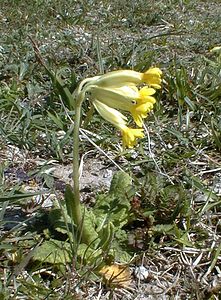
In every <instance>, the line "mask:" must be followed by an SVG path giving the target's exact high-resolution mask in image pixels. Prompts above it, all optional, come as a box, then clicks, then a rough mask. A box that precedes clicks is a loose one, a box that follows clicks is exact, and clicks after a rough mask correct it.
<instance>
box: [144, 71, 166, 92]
mask: <svg viewBox="0 0 221 300" xmlns="http://www.w3.org/2000/svg"><path fill="white" fill-rule="evenodd" d="M161 76H162V71H161V70H160V69H159V68H150V69H149V70H147V71H146V72H145V73H144V74H143V79H142V80H143V82H146V83H147V84H148V85H150V86H152V87H154V88H155V89H160V88H161V85H160V84H161Z"/></svg>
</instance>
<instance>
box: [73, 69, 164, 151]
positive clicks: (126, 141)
mask: <svg viewBox="0 0 221 300" xmlns="http://www.w3.org/2000/svg"><path fill="white" fill-rule="evenodd" d="M161 75H162V72H161V70H160V69H159V68H150V69H148V70H147V71H146V72H144V73H140V72H136V71H132V70H119V71H113V72H109V73H107V74H104V75H100V76H95V77H93V78H89V79H85V80H84V81H82V83H81V84H80V86H79V88H78V94H80V93H81V94H82V95H84V97H85V94H86V93H87V92H89V93H90V96H91V97H90V99H91V102H92V104H93V105H94V107H95V108H96V110H97V111H98V113H99V114H100V115H101V116H102V117H103V118H104V119H105V120H107V121H108V122H110V123H111V124H113V125H114V126H115V127H117V128H118V129H119V130H120V131H121V133H122V139H123V146H124V147H129V148H132V147H133V146H134V145H136V143H137V139H138V138H142V137H144V133H143V129H141V128H138V129H136V128H129V127H128V126H127V118H126V116H124V115H123V114H122V113H120V112H119V111H118V109H120V110H123V111H127V112H130V113H131V115H132V117H133V119H134V121H135V123H136V124H137V125H138V126H139V127H142V126H143V119H144V118H146V117H147V115H148V113H149V112H150V111H151V110H152V109H153V105H154V104H155V102H156V99H155V98H154V97H153V95H154V94H155V92H156V90H155V89H159V88H160V87H161V86H160V84H161ZM140 86H142V87H141V88H140Z"/></svg>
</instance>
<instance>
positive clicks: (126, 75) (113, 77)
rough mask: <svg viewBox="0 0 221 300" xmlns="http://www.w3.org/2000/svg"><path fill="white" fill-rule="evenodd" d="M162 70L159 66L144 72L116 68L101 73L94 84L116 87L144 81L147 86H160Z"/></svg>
mask: <svg viewBox="0 0 221 300" xmlns="http://www.w3.org/2000/svg"><path fill="white" fill-rule="evenodd" d="M161 76H162V71H161V70H160V69H159V68H150V69H148V70H147V71H146V72H144V73H141V72H136V71H133V70H117V71H112V72H109V73H107V74H104V75H101V76H100V77H98V78H97V82H96V84H97V85H99V86H103V87H111V86H114V87H118V86H123V85H137V84H141V83H146V84H148V85H149V86H153V87H155V88H160V87H161V86H160V84H161Z"/></svg>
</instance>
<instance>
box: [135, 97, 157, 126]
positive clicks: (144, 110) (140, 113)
mask: <svg viewBox="0 0 221 300" xmlns="http://www.w3.org/2000/svg"><path fill="white" fill-rule="evenodd" d="M152 109H153V104H152V103H150V102H146V103H142V104H140V105H136V106H134V107H133V108H132V109H131V111H130V112H131V115H132V117H133V119H134V121H135V123H136V124H137V125H138V126H139V127H142V126H143V119H145V118H146V117H147V114H148V113H149V112H150V111H151V110H152Z"/></svg>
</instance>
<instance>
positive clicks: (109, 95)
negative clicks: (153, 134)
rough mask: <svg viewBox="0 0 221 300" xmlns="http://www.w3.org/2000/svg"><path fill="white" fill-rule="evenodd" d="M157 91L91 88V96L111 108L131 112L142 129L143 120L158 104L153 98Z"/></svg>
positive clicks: (146, 88) (127, 88)
mask: <svg viewBox="0 0 221 300" xmlns="http://www.w3.org/2000/svg"><path fill="white" fill-rule="evenodd" d="M155 92H156V91H155V90H154V89H153V88H149V87H147V86H146V87H143V88H142V89H140V90H138V88H137V87H136V86H122V87H118V88H116V87H108V88H105V87H99V86H92V87H91V95H92V98H93V99H96V100H98V101H100V102H102V103H104V104H106V105H108V106H109V107H112V108H117V109H122V110H124V111H129V112H130V113H131V114H132V116H133V118H134V121H135V123H136V124H137V125H138V126H139V127H142V118H146V117H147V114H148V113H149V112H150V110H152V109H153V104H154V103H155V102H156V100H155V98H154V97H152V96H151V95H153V94H154V93H155Z"/></svg>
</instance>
